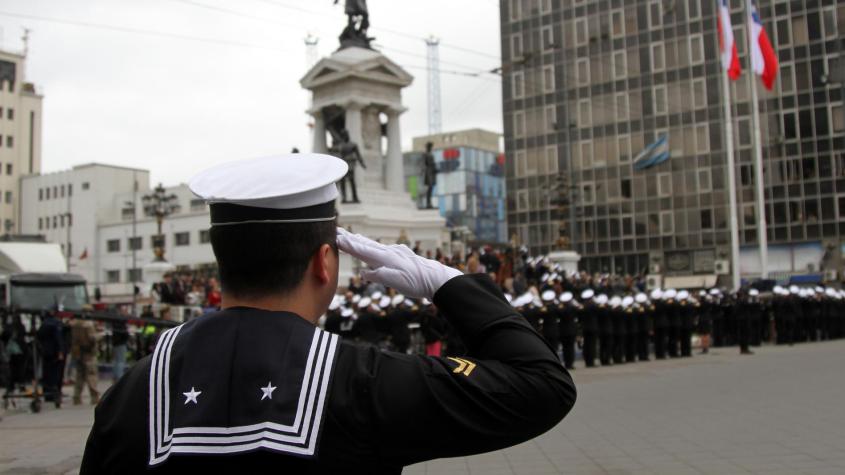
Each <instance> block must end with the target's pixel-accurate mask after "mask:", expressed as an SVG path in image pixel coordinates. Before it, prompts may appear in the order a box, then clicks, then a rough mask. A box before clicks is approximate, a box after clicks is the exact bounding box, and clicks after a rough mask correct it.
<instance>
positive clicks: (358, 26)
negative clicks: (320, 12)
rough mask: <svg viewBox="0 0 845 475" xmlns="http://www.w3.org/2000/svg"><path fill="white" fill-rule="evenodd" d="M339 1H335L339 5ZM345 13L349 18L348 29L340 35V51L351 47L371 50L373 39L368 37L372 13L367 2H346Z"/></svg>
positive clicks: (358, 0) (365, 0)
mask: <svg viewBox="0 0 845 475" xmlns="http://www.w3.org/2000/svg"><path fill="white" fill-rule="evenodd" d="M338 1H339V0H334V4H335V5H337V3H338ZM344 13H346V16H347V17H348V22H347V24H346V28H344V29H343V32H342V33H341V34H340V37H339V40H340V49H343V48H348V47H351V46H358V47H361V48H370V42H371V41H372V40H373V38H370V37H368V36H367V30H368V29H369V28H370V13H369V11H368V10H367V0H346V5H345V6H344Z"/></svg>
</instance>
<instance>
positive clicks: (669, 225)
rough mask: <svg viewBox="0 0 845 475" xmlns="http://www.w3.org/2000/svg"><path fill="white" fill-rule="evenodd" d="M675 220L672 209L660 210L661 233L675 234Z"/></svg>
mask: <svg viewBox="0 0 845 475" xmlns="http://www.w3.org/2000/svg"><path fill="white" fill-rule="evenodd" d="M674 233H675V220H674V216H673V215H672V212H671V211H661V212H660V234H674Z"/></svg>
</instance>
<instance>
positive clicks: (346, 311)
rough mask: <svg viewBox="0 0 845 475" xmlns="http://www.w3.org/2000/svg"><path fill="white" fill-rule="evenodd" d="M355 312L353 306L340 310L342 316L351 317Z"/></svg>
mask: <svg viewBox="0 0 845 475" xmlns="http://www.w3.org/2000/svg"><path fill="white" fill-rule="evenodd" d="M353 313H355V312H354V311H352V309H351V308H344V309H343V310H341V311H340V316H341V317H351V316H352V314H353Z"/></svg>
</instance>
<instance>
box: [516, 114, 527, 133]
mask: <svg viewBox="0 0 845 475" xmlns="http://www.w3.org/2000/svg"><path fill="white" fill-rule="evenodd" d="M513 135H514V137H522V136H524V135H525V113H524V112H515V113H514V114H513Z"/></svg>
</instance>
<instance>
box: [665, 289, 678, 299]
mask: <svg viewBox="0 0 845 475" xmlns="http://www.w3.org/2000/svg"><path fill="white" fill-rule="evenodd" d="M677 295H678V291H677V290H675V289H666V292H663V300H672V299H673V298H675V297H677Z"/></svg>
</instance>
